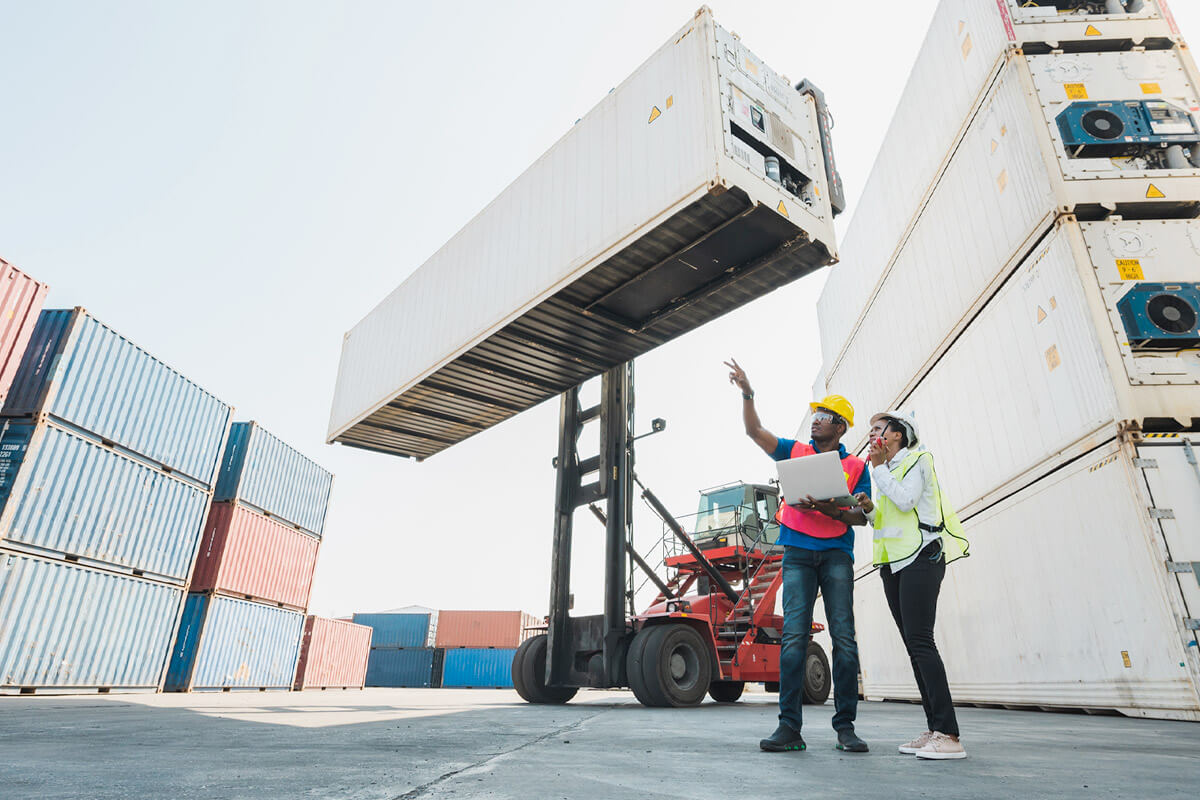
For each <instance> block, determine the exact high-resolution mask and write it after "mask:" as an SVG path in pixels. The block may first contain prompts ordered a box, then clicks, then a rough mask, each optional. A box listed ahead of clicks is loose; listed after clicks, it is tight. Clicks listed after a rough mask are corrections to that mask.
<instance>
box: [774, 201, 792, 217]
mask: <svg viewBox="0 0 1200 800" xmlns="http://www.w3.org/2000/svg"><path fill="white" fill-rule="evenodd" d="M775 210H776V211H778V212H779V213H780V214H783V215H784V216H785V217H787V218H788V219H791V214H789V213H787V206H785V205H784V204H783V201H782V200H780V201H779V205H778V206H776V207H775Z"/></svg>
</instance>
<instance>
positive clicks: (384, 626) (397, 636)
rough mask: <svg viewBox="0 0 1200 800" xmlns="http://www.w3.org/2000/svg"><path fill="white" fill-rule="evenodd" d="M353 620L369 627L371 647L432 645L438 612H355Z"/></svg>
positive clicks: (435, 635)
mask: <svg viewBox="0 0 1200 800" xmlns="http://www.w3.org/2000/svg"><path fill="white" fill-rule="evenodd" d="M354 622H356V623H358V624H359V625H366V626H367V627H369V628H371V630H372V634H371V647H433V645H434V642H436V641H437V631H438V612H436V611H430V612H429V613H427V614H406V613H398V614H396V613H388V612H380V613H378V614H355V615H354Z"/></svg>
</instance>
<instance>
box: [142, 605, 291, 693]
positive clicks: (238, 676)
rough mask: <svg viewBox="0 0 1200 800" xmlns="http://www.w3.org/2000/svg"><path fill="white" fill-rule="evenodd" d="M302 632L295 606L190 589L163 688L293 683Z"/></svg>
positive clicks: (179, 689) (280, 686) (286, 685)
mask: <svg viewBox="0 0 1200 800" xmlns="http://www.w3.org/2000/svg"><path fill="white" fill-rule="evenodd" d="M303 632H304V614H303V613H301V612H299V611H289V610H287V609H283V608H278V607H276V606H269V605H265V604H263V603H254V602H251V601H249V600H239V599H236V598H233V597H222V596H220V595H209V594H189V595H188V597H187V604H186V605H185V606H184V609H183V617H182V618H181V619H180V622H179V633H178V634H177V635H176V637H175V645H174V646H173V647H172V648H171V661H170V665H169V666H168V668H167V679H166V683H165V684H164V686H163V690H164V691H168V692H186V691H205V690H208V691H220V690H225V689H260V690H261V689H279V690H288V689H291V688H292V681H293V679H294V678H295V675H296V661H297V659H299V657H300V637H301V634H302V633H303Z"/></svg>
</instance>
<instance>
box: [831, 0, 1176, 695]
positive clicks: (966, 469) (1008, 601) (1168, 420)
mask: <svg viewBox="0 0 1200 800" xmlns="http://www.w3.org/2000/svg"><path fill="white" fill-rule="evenodd" d="M1100 12H1103V13H1100ZM1198 112H1200V75H1198V73H1197V70H1196V66H1195V64H1194V63H1193V61H1192V58H1191V55H1190V53H1189V51H1188V49H1187V48H1186V46H1185V45H1184V44H1183V41H1182V39H1181V37H1180V35H1179V30H1178V28H1177V27H1176V25H1175V24H1174V21H1173V19H1172V17H1171V15H1170V10H1169V8H1168V7H1167V5H1166V3H1165V2H1163V1H1162V0H1111V1H1110V2H1104V3H1101V2H1088V1H1085V0H1065V1H1064V0H1054V2H1049V0H1046V1H1044V2H1043V1H1041V0H1033V1H1032V2H1024V1H1022V2H1018V0H943V2H942V3H941V4H940V6H939V8H938V10H937V12H936V14H935V17H934V20H933V24H932V26H931V28H930V31H929V33H928V36H927V38H926V40H925V42H924V44H923V46H922V48H921V51H920V55H919V56H918V60H917V63H916V66H915V67H914V69H913V73H912V75H911V77H910V79H909V83H908V85H907V87H906V89H905V91H904V94H903V97H902V99H901V103H900V106H899V109H898V111H897V113H896V116H895V118H894V119H893V121H892V123H891V126H890V127H889V129H888V133H887V136H886V139H885V144H884V145H883V148H882V149H881V151H880V154H879V157H878V159H877V161H876V164H875V166H874V169H873V171H872V173H871V176H870V179H869V180H868V183H867V187H866V190H865V192H864V194H863V196H862V198H861V200H860V202H859V207H858V210H857V211H856V213H855V217H854V219H853V220H852V222H851V224H850V227H849V231H848V234H847V237H846V240H845V242H844V246H843V248H842V263H841V264H840V265H839V266H838V267H837V268H836V269H835V270H834V271H833V272H832V273H831V275H830V278H829V280H828V283H827V285H826V287H825V290H824V292H823V294H822V297H821V300H820V303H819V306H818V312H819V318H820V325H821V333H822V351H823V360H824V364H823V366H822V369H821V374H822V376H824V380H823V381H822V380H819V381H818V384H819V385H818V386H817V387H815V388H817V390H818V391H817V396H820V395H821V394H823V393H825V392H830V393H838V394H843V395H845V396H847V397H848V398H850V400H851V401H852V402H853V403H854V404H855V406H856V407H857V408H858V409H859V413H858V414H857V416H858V426H857V427H856V428H855V429H854V430H852V431H850V432H849V433H848V435H847V437H846V444H847V446H849V447H852V448H857V449H858V451H859V452H862V451H863V450H864V449H865V444H866V442H865V434H866V430H867V427H868V426H869V419H870V417H871V412H872V411H876V410H884V409H893V408H898V409H900V410H903V411H908V410H912V411H914V412H915V413H916V414H917V418H918V420H919V422H920V425H921V430H922V440H923V441H922V443H923V444H924V445H925V446H926V447H928V448H929V449H931V450H933V451H934V452H935V453H936V456H937V459H938V472H939V476H940V478H941V481H942V485H943V486H944V487H946V488H947V490H948V492H949V493H950V496H951V498H952V499H953V501H954V502H955V505H956V506H957V507H958V508H959V509H960V515H961V516H962V518H963V519H964V521H965V523H966V528H967V533H968V537H969V538H970V539H971V542H972V551H973V554H974V555H973V557H972V558H969V559H966V560H964V561H962V562H959V563H957V564H955V565H954V566H953V567H952V568H951V569H949V570H948V571H947V578H946V583H945V584H944V586H943V590H942V602H941V604H940V607H939V637H940V639H939V644H940V646H941V648H942V650H943V653H944V655H945V658H946V661H947V664H948V669H949V672H950V676H951V688H952V690H953V693H954V696H955V699H956V700H958V701H961V702H976V703H993V704H1004V705H1032V706H1042V707H1084V708H1107V709H1118V710H1120V711H1123V712H1125V713H1129V714H1135V715H1142V716H1156V717H1185V718H1200V689H1198V687H1200V646H1198V645H1200V642H1198V641H1197V629H1200V621H1198V618H1200V583H1198V580H1197V573H1196V572H1195V566H1194V563H1193V562H1197V561H1200V540H1197V539H1196V537H1195V536H1189V535H1187V534H1186V533H1185V532H1186V531H1191V532H1194V531H1196V530H1200V492H1198V491H1197V490H1198V489H1200V472H1196V471H1195V467H1194V464H1195V463H1196V461H1195V456H1194V444H1197V443H1200V434H1197V431H1200V416H1198V415H1200V349H1198V348H1200V327H1198V323H1200V221H1197V220H1196V217H1197V215H1198V214H1200V119H1198V118H1197V113H1198ZM870 546H871V541H870V538H869V537H866V536H863V537H859V547H858V551H857V553H856V563H857V564H858V565H859V569H860V571H861V572H863V573H866V572H869V571H870V562H871V557H870ZM856 595H857V600H856V603H857V608H856V615H855V616H856V619H857V620H858V621H859V622H858V626H859V631H860V637H861V641H863V642H869V643H871V646H870V647H865V646H864V648H863V650H862V679H863V687H864V692H865V693H866V695H867V696H868V697H872V698H904V699H912V698H915V697H917V689H916V686H915V685H914V684H913V680H912V674H911V670H910V668H909V662H908V658H907V656H906V655H905V653H904V650H903V646H902V644H901V642H900V639H899V636H898V635H897V634H896V632H895V630H894V626H893V624H892V620H891V616H890V614H889V612H888V609H887V606H886V603H885V601H884V597H883V592H882V589H881V587H880V586H879V585H878V579H877V577H870V578H865V579H864V580H862V581H861V582H860V583H859V586H858V590H857V592H856ZM1031 612H1032V613H1033V614H1034V617H1032V618H1031V617H1030V614H1031ZM998 641H999V642H1004V643H1006V644H1005V646H1003V647H1000V648H997V647H996V646H995V643H996V642H998Z"/></svg>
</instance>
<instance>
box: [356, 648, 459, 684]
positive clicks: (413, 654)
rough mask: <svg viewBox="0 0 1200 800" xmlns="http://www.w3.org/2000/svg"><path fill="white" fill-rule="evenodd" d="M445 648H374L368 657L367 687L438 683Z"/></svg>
mask: <svg viewBox="0 0 1200 800" xmlns="http://www.w3.org/2000/svg"><path fill="white" fill-rule="evenodd" d="M441 661H442V651H441V650H434V649H433V648H431V647H414V648H403V649H386V650H372V651H371V653H370V655H369V656H367V683H366V685H367V686H388V687H393V688H400V687H413V688H428V687H430V686H437V685H438V683H437V677H438V673H439V672H440V667H441Z"/></svg>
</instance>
